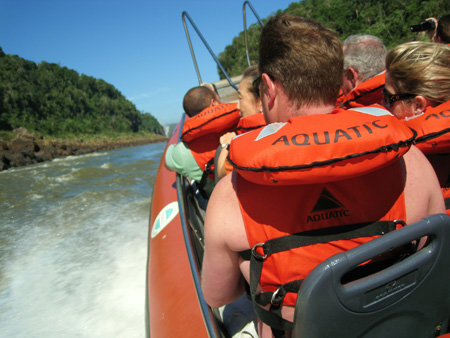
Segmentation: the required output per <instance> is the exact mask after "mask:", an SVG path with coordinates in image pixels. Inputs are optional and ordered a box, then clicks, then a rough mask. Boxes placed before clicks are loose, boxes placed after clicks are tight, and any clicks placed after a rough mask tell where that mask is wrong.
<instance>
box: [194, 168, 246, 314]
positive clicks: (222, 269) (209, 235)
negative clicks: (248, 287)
mask: <svg viewBox="0 0 450 338" xmlns="http://www.w3.org/2000/svg"><path fill="white" fill-rule="evenodd" d="M231 176H232V175H228V176H226V177H225V178H224V179H222V180H221V181H220V182H219V183H218V184H217V185H216V187H215V188H214V190H213V193H212V195H211V198H210V199H209V203H208V209H207V211H206V218H205V253H204V257H203V266H202V291H203V296H204V298H205V301H206V302H207V303H208V304H209V305H210V306H212V307H215V308H217V307H220V306H223V305H226V304H229V303H231V302H233V301H234V300H236V299H237V298H239V297H240V296H241V295H242V293H243V292H244V278H243V276H242V275H241V270H240V267H239V262H240V258H239V254H238V253H237V251H234V250H233V249H232V248H231V247H232V246H233V244H230V241H232V240H230V231H231V229H233V227H234V226H235V225H236V223H238V217H241V216H240V209H239V205H238V202H237V198H236V195H235V191H234V189H233V184H232V180H231Z"/></svg>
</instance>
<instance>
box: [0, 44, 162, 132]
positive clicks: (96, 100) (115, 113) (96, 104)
mask: <svg viewBox="0 0 450 338" xmlns="http://www.w3.org/2000/svg"><path fill="white" fill-rule="evenodd" d="M19 127H23V128H26V129H28V130H29V131H31V132H40V133H42V134H44V135H49V136H66V135H78V134H117V133H137V132H151V133H156V134H163V133H164V131H163V128H162V126H161V125H160V124H159V123H158V121H157V120H156V119H155V118H154V117H153V116H152V115H150V114H146V113H141V112H139V111H138V110H137V109H136V107H135V105H134V104H133V103H132V102H130V101H128V100H127V99H126V98H125V97H124V96H123V95H122V94H121V93H120V92H119V91H118V90H117V89H116V88H114V87H113V86H112V85H111V84H108V83H106V82H105V81H103V80H100V79H95V78H93V77H91V76H86V75H84V74H82V75H79V74H78V73H77V72H76V71H74V70H71V69H68V68H66V67H61V66H59V65H57V64H54V63H47V62H41V63H39V64H36V63H34V62H31V61H27V60H25V59H23V58H20V57H19V56H16V55H7V54H5V53H4V52H3V50H2V49H1V47H0V131H10V130H13V129H16V128H19Z"/></svg>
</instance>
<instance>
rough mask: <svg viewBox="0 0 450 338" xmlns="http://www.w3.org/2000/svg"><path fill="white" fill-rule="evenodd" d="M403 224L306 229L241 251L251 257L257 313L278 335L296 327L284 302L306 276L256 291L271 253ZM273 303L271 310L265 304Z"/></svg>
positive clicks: (380, 231) (370, 234) (373, 233)
mask: <svg viewBox="0 0 450 338" xmlns="http://www.w3.org/2000/svg"><path fill="white" fill-rule="evenodd" d="M399 223H400V224H403V225H404V224H405V223H404V222H403V221H377V222H373V223H358V224H351V225H342V226H335V227H329V228H322V229H316V230H310V231H304V232H299V233H296V234H291V235H287V236H283V237H278V238H273V239H270V240H268V241H267V242H265V243H258V244H256V245H255V246H254V247H253V248H252V249H250V250H245V251H242V252H240V253H239V254H240V256H241V257H242V258H243V259H244V260H250V288H249V289H250V298H251V299H252V302H253V307H254V309H255V312H256V314H257V315H258V317H259V318H260V319H261V320H262V321H263V322H264V323H265V324H267V325H269V326H270V327H271V328H272V333H273V334H274V336H275V337H276V338H279V337H283V336H284V331H286V330H292V328H293V323H292V322H290V321H287V320H285V319H283V318H282V316H281V304H282V302H283V299H284V297H285V296H286V294H287V293H289V292H293V293H297V292H298V290H299V289H300V285H301V284H302V282H303V279H300V280H294V281H290V282H288V283H286V284H283V285H280V286H279V288H278V289H277V290H276V291H275V292H263V293H260V294H256V290H257V287H258V284H259V281H260V278H261V272H262V268H263V264H264V261H265V260H266V259H267V257H269V256H270V255H272V254H275V253H278V252H282V251H287V250H290V249H295V248H300V247H303V246H308V245H313V244H319V243H327V242H332V241H338V240H350V239H355V238H360V237H373V236H379V235H384V234H386V233H388V232H391V231H393V230H395V229H396V228H397V225H398V224H399ZM269 304H270V309H269V311H267V310H265V309H263V308H262V307H261V306H266V305H269Z"/></svg>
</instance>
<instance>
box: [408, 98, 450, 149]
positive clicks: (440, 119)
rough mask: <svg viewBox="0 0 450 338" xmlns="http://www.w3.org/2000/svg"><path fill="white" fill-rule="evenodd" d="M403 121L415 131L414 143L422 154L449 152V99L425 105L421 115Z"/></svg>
mask: <svg viewBox="0 0 450 338" xmlns="http://www.w3.org/2000/svg"><path fill="white" fill-rule="evenodd" d="M405 123H406V125H407V126H408V127H410V128H412V129H414V130H415V131H416V132H417V138H416V140H415V141H414V143H415V144H416V146H417V147H418V148H419V149H420V150H422V152H423V153H424V154H426V155H430V154H447V153H450V101H447V102H444V103H442V104H440V105H439V106H437V107H427V109H426V110H425V113H424V114H423V115H420V116H418V117H415V118H413V119H410V120H407V121H405Z"/></svg>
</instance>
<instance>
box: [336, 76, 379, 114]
mask: <svg viewBox="0 0 450 338" xmlns="http://www.w3.org/2000/svg"><path fill="white" fill-rule="evenodd" d="M385 79H386V72H385V71H383V72H382V73H380V74H378V75H375V76H374V77H372V78H370V79H368V80H366V81H364V82H363V83H361V84H360V85H359V86H358V87H356V88H355V89H353V90H352V91H351V92H350V93H348V94H347V95H344V94H341V95H340V96H339V97H338V99H337V101H336V107H340V108H356V107H365V106H369V105H372V104H380V103H381V101H382V100H383V94H382V93H381V91H382V90H383V88H384V83H385Z"/></svg>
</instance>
